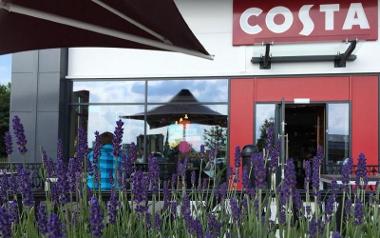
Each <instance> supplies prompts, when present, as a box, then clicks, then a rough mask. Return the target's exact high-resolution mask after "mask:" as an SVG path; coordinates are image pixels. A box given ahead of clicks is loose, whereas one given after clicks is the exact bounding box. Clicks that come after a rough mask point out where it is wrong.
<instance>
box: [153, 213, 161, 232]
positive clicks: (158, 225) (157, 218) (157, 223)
mask: <svg viewBox="0 0 380 238" xmlns="http://www.w3.org/2000/svg"><path fill="white" fill-rule="evenodd" d="M161 224H162V220H161V217H160V214H159V213H156V214H154V229H156V230H160V229H161Z"/></svg>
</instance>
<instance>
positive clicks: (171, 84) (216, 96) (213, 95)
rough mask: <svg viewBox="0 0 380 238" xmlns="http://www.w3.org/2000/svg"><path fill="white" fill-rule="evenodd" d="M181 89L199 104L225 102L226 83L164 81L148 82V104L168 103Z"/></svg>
mask: <svg viewBox="0 0 380 238" xmlns="http://www.w3.org/2000/svg"><path fill="white" fill-rule="evenodd" d="M181 89H187V90H189V91H191V92H192V94H193V95H194V96H195V97H196V98H197V100H199V101H200V102H227V101H228V81H227V80H221V79H215V80H170V81H168V80H165V81H149V82H148V102H154V103H161V102H168V101H169V100H171V99H172V98H173V96H175V95H176V94H177V93H178V92H179V91H181Z"/></svg>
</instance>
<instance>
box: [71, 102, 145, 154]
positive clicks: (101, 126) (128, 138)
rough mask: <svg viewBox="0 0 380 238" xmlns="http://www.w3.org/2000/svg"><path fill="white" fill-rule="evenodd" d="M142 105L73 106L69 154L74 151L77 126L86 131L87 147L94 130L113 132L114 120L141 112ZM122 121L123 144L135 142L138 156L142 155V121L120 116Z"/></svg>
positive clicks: (90, 145) (91, 141) (142, 109)
mask: <svg viewBox="0 0 380 238" xmlns="http://www.w3.org/2000/svg"><path fill="white" fill-rule="evenodd" d="M143 111H144V106H110V105H106V106H103V105H101V106H98V105H90V106H73V107H72V110H71V129H70V130H71V133H70V135H71V137H72V138H71V140H70V141H71V143H72V145H71V150H70V152H71V153H70V154H71V155H73V154H74V152H75V149H74V148H75V144H73V143H75V141H76V135H77V128H78V127H79V126H81V127H82V128H84V129H86V131H87V139H88V144H89V147H90V148H92V145H93V143H94V141H95V131H99V133H100V134H101V133H104V132H111V133H113V132H114V130H115V127H116V121H117V120H120V119H121V117H124V116H128V115H132V114H135V113H138V112H143ZM122 120H123V122H124V134H123V142H122V143H123V146H124V147H125V146H128V145H129V144H131V143H135V144H136V145H137V147H138V148H140V150H139V151H138V157H139V158H141V157H143V149H142V148H144V147H143V144H142V143H143V139H142V140H141V138H143V137H144V121H143V120H142V121H141V120H132V119H126V118H122Z"/></svg>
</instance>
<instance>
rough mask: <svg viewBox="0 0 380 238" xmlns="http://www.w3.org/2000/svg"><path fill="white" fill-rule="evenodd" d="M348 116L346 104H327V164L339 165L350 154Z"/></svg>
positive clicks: (347, 105)
mask: <svg viewBox="0 0 380 238" xmlns="http://www.w3.org/2000/svg"><path fill="white" fill-rule="evenodd" d="M349 127H350V116H349V104H348V103H335V104H328V136H327V148H328V160H329V161H328V162H329V163H330V164H341V163H342V161H343V160H344V159H345V158H347V157H349V154H350V131H349Z"/></svg>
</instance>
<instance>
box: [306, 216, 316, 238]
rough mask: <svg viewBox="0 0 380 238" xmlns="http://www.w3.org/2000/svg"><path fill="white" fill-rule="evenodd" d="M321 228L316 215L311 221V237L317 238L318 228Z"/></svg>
mask: <svg viewBox="0 0 380 238" xmlns="http://www.w3.org/2000/svg"><path fill="white" fill-rule="evenodd" d="M318 228H319V224H318V221H317V219H316V218H315V217H313V218H312V219H311V221H310V223H309V232H308V233H309V237H310V238H315V237H317V235H318V230H319V229H318Z"/></svg>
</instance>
